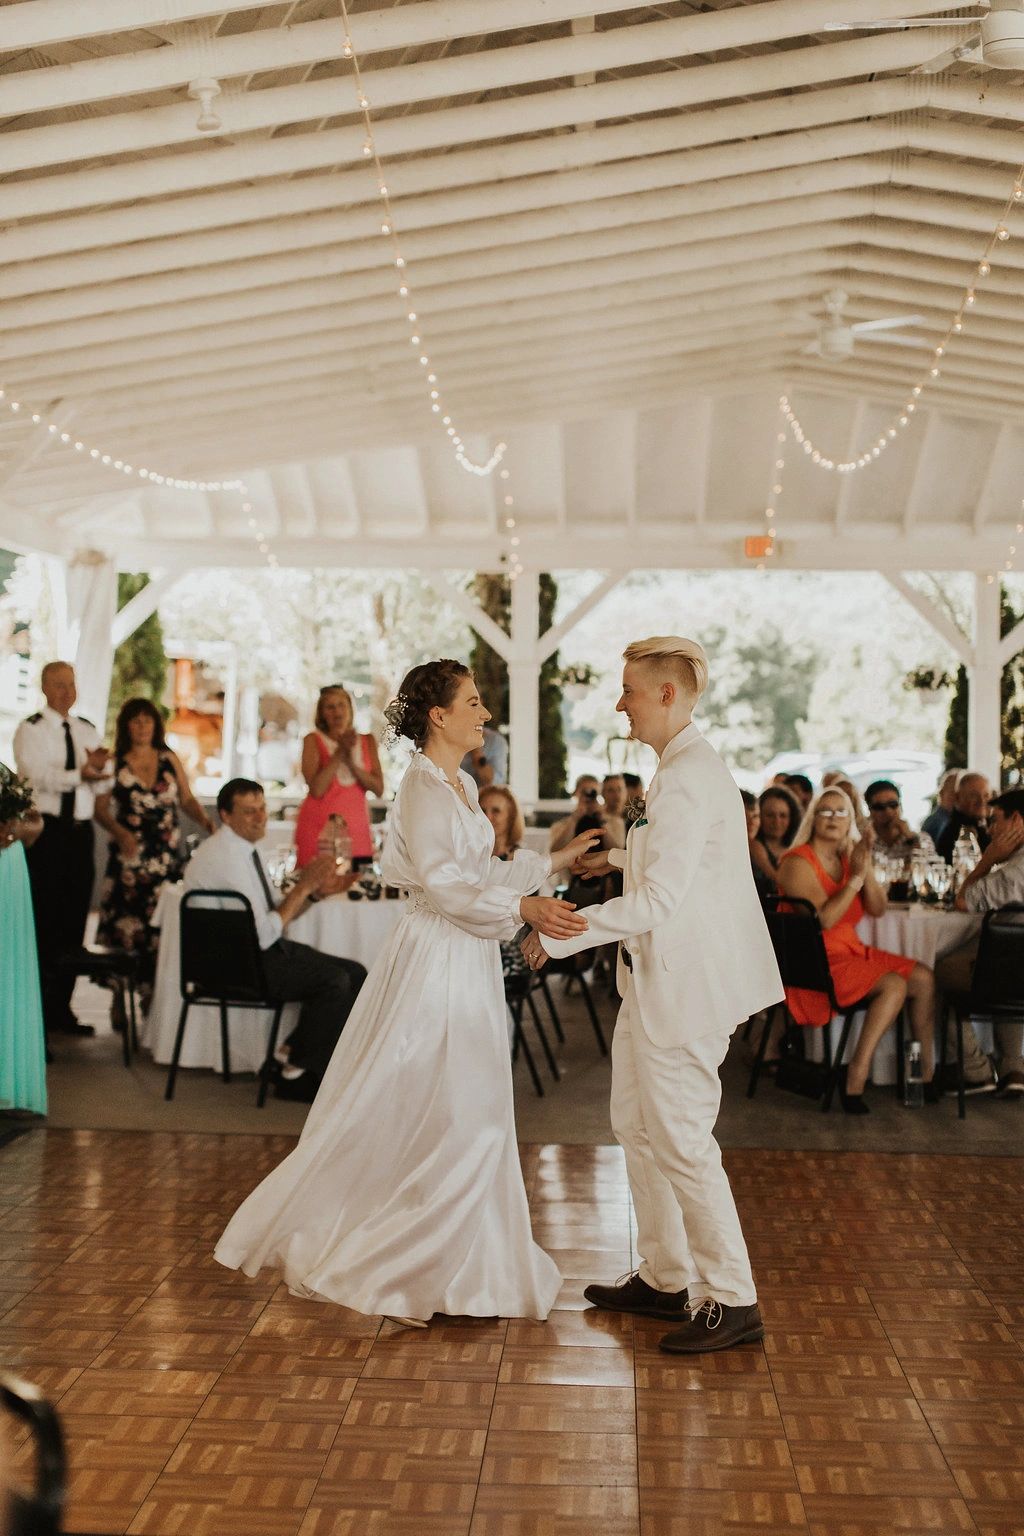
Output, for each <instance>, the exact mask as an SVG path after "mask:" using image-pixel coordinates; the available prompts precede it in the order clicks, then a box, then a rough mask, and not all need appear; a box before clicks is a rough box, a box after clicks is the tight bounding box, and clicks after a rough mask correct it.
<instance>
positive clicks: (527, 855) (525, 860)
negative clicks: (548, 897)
mask: <svg viewBox="0 0 1024 1536" xmlns="http://www.w3.org/2000/svg"><path fill="white" fill-rule="evenodd" d="M550 873H551V860H550V859H549V858H548V856H547V854H546V853H534V852H533V850H532V849H531V848H519V849H517V850H516V852H515V853H514V854H513V856H512V858H511V859H492V860H491V867H490V869H489V870H488V871H487V883H488V885H507V886H510V887H511V889H512V890H514V891H518V892H519V894H520V895H521V896H532V895H533V893H534V891H538V890H540V887H541V886H542V885H543V884H544V881H545V880H546V879H547V877H548V875H550Z"/></svg>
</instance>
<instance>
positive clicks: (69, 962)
mask: <svg viewBox="0 0 1024 1536" xmlns="http://www.w3.org/2000/svg"><path fill="white" fill-rule="evenodd" d="M139 958H140V957H139V956H138V955H136V954H135V953H133V951H132V950H130V949H107V948H105V947H104V946H103V945H102V944H86V945H84V946H83V947H82V948H81V949H75V950H72V951H71V952H70V953H69V954H66V955H63V956H62V957H61V960H60V968H61V970H62V971H63V972H64V973H65V975H71V976H88V977H89V979H90V980H91V981H94V982H96V984H97V985H98V986H101V987H109V988H110V989H111V991H112V992H113V993H114V994H115V996H116V997H117V1000H118V1003H119V1008H118V1013H119V1015H120V1018H121V1019H123V1021H124V1027H123V1028H122V1029H121V1054H122V1056H123V1057H124V1064H125V1066H126V1067H130V1066H131V1064H132V1053H133V1052H134V1051H137V1050H138V1048H139V1028H138V1013H137V1010H136V1000H135V994H136V990H137V988H138V985H139Z"/></svg>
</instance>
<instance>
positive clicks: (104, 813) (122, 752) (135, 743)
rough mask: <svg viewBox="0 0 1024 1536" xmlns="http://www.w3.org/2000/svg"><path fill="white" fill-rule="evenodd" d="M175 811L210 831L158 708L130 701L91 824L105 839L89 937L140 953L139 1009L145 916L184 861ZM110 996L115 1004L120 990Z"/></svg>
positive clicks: (147, 973)
mask: <svg viewBox="0 0 1024 1536" xmlns="http://www.w3.org/2000/svg"><path fill="white" fill-rule="evenodd" d="M179 806H180V807H181V809H182V810H183V811H184V812H185V814H186V815H187V816H190V817H191V818H192V820H193V821H195V822H197V823H198V825H199V826H201V827H202V828H203V830H204V831H205V832H207V833H210V832H212V831H213V830H214V827H213V823H212V822H211V821H210V818H209V817H208V816H207V814H206V812H205V811H204V810H203V808H202V806H201V805H200V804H199V801H198V800H197V799H196V797H195V795H194V794H193V793H192V790H191V787H190V785H189V782H188V779H187V778H186V776H185V770H184V768H183V767H182V766H181V763H180V762H179V760H178V758H177V756H176V754H175V753H173V752H172V751H171V749H170V747H169V746H168V745H167V742H166V741H165V739H164V722H163V717H162V716H161V714H160V711H159V710H158V709H157V707H156V705H155V704H152V703H151V702H150V700H149V699H129V700H128V701H127V703H126V704H123V705H122V706H121V710H120V713H119V714H118V717H117V726H116V728H115V731H114V782H113V785H112V787H111V788H110V789H108V790H107V791H106V792H105V793H104V794H102V795H98V796H97V798H96V820H97V821H98V822H99V824H100V826H101V827H102V828H103V829H104V831H106V832H108V833H109V834H110V838H111V843H110V854H109V857H108V859H107V870H106V876H105V878H104V882H103V893H102V896H101V898H100V920H99V926H98V928H97V930H96V938H97V940H98V941H99V943H100V944H106V945H108V946H109V947H110V948H111V949H127V950H131V951H132V952H133V953H135V954H137V955H138V956H139V959H140V970H139V982H140V987H139V990H140V993H141V996H142V1000H143V1006H144V1007H145V1006H146V1005H147V1003H148V999H149V996H150V993H151V992H152V985H153V976H154V974H155V971H156V947H157V940H158V939H159V933H158V932H157V930H156V929H155V928H151V927H150V919H151V918H152V916H153V913H154V911H155V910H156V904H157V901H158V900H159V897H160V892H161V890H162V888H163V886H164V884H165V882H166V881H168V880H172V881H173V880H180V878H181V871H182V867H183V864H184V859H183V857H182V852H181V830H180V828H179V826H178V808H179ZM114 997H115V1000H120V993H118V992H115V993H114ZM114 1023H115V1026H117V1027H121V1028H123V1027H124V1020H123V1019H115V1020H114Z"/></svg>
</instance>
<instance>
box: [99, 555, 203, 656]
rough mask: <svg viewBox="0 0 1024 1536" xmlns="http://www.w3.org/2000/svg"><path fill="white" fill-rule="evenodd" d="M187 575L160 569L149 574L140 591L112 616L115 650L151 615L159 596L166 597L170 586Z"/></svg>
mask: <svg viewBox="0 0 1024 1536" xmlns="http://www.w3.org/2000/svg"><path fill="white" fill-rule="evenodd" d="M187 575H188V572H187V571H161V572H159V573H158V574H157V575H153V576H150V579H149V581H148V582H147V583H146V585H145V586H144V587H143V588H142V591H141V592H136V594H135V596H134V597H132V598H129V599H128V601H127V602H126V603H125V605H124V607H123V608H120V609H119V610H118V612H117V614H116V615H115V617H114V623H113V626H112V630H111V640H112V642H113V645H114V649H115V650H116V649H117V647H118V646H119V645H122V644H123V643H124V641H125V640H127V639H128V636H129V635H134V633H135V631H136V630H137V629H138V627H139V625H140V624H145V622H146V620H147V619H148V618H151V617H152V615H153V614H154V613H155V612H156V610H157V605H158V604H159V602H160V600H161V598H163V597H166V595H167V593H168V592H169V591H170V590H171V588H172V587H175V586H177V584H178V582H179V581H181V579H182V578H183V577H184V576H187Z"/></svg>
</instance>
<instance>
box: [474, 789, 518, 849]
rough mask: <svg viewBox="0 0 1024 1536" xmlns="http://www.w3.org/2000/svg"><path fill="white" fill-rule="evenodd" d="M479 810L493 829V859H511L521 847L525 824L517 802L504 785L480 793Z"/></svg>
mask: <svg viewBox="0 0 1024 1536" xmlns="http://www.w3.org/2000/svg"><path fill="white" fill-rule="evenodd" d="M480 809H481V810H482V811H483V813H484V815H485V816H486V817H487V819H488V821H489V822H490V823H491V826H492V827H493V828H494V857H495V858H496V859H511V858H513V857H514V855H515V853H516V850H517V849H518V848H521V847H522V842H523V834H524V833H525V831H526V823H525V821H524V819H523V813H522V811H521V810H520V809H519V801H518V800H517V799H516V797H515V795H514V794H513V793H512V791H511V790H510V789H509V788H508V786H507V785H505V784H492V785H490V787H489V788H487V789H482V790H481V791H480Z"/></svg>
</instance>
